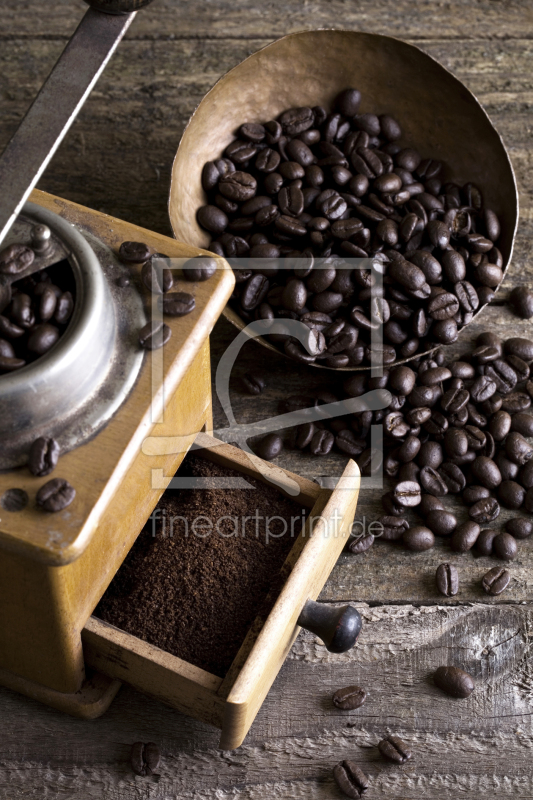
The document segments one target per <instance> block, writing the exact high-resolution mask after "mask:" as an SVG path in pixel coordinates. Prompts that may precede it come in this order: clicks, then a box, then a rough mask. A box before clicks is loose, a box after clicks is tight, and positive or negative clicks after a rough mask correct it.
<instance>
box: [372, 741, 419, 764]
mask: <svg viewBox="0 0 533 800" xmlns="http://www.w3.org/2000/svg"><path fill="white" fill-rule="evenodd" d="M378 750H379V752H380V753H381V755H382V756H383V758H386V759H387V761H392V762H393V763H395V764H405V762H406V761H409V759H410V758H412V756H413V753H412V752H411V750H410V749H409V747H408V746H407V745H406V744H405V742H404V741H403V740H402V739H400V737H399V736H387V738H386V739H382V740H381V742H380V743H379V744H378Z"/></svg>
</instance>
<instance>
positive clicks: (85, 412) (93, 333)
mask: <svg viewBox="0 0 533 800" xmlns="http://www.w3.org/2000/svg"><path fill="white" fill-rule="evenodd" d="M19 219H21V221H22V222H25V221H27V222H28V229H29V227H30V226H31V225H32V224H33V225H34V224H35V223H36V222H38V223H42V224H44V225H47V226H48V227H49V228H50V229H51V230H52V232H53V233H54V234H55V235H56V236H57V237H58V238H59V239H60V240H61V242H62V243H63V244H64V246H65V248H66V250H67V251H68V261H69V264H70V267H71V269H72V272H73V274H74V277H75V281H76V303H75V307H74V311H73V315H72V318H71V320H70V323H69V325H68V327H67V329H66V331H65V332H64V334H63V335H62V336H61V338H60V339H59V341H58V342H56V344H55V345H54V346H53V347H52V348H51V349H50V351H49V352H48V353H46V354H45V355H43V356H41V357H40V358H39V359H37V360H36V361H35V362H33V363H31V364H28V365H27V366H25V367H23V368H22V369H20V370H19V371H17V372H13V373H10V374H8V375H4V376H1V377H0V441H1V443H2V446H1V448H0V469H12V468H14V467H17V466H21V465H23V464H24V463H25V462H26V460H27V453H28V449H29V446H30V445H31V442H32V441H34V440H35V439H36V438H38V437H39V436H53V437H54V438H56V439H58V441H59V443H60V446H61V450H62V451H63V452H65V451H66V450H70V449H72V448H73V447H75V446H77V445H79V444H81V443H82V442H83V441H86V440H87V439H88V438H89V437H90V436H92V435H93V434H94V433H95V432H96V431H97V430H98V429H99V428H101V427H102V425H103V424H105V422H106V421H107V420H108V419H109V418H110V417H111V416H112V414H113V413H114V412H115V411H116V410H117V408H118V406H119V405H120V404H121V403H122V402H123V400H124V399H125V396H126V394H127V393H128V392H129V390H130V389H131V387H132V386H133V384H134V382H135V379H136V377H137V374H138V372H139V370H140V368H141V365H142V361H143V355H144V354H143V352H142V351H139V348H138V347H136V346H133V341H134V340H133V337H132V335H130V336H128V331H129V332H130V334H131V331H133V330H135V331H137V330H139V328H140V327H142V325H143V324H145V321H146V317H145V313H144V309H143V305H142V299H141V298H140V296H139V295H138V294H137V293H136V292H129V293H128V300H127V301H126V302H123V300H124V293H123V292H122V294H120V292H119V291H117V290H116V287H114V285H113V281H112V280H110V278H111V276H112V275H114V277H116V271H117V264H114V263H113V256H112V253H111V251H110V250H109V248H106V247H105V246H104V245H103V244H102V243H101V242H99V241H98V240H96V239H94V237H89V236H88V235H83V234H82V233H81V232H80V231H79V230H77V229H76V228H75V227H74V226H73V225H71V224H70V223H69V222H66V221H65V220H63V219H61V217H59V216H58V215H56V214H54V213H53V212H51V211H48V210H46V209H43V208H41V207H40V206H38V205H35V204H33V203H27V204H26V205H25V206H24V209H23V212H22V214H21V217H20V218H19ZM88 239H90V241H88ZM117 263H118V262H117ZM118 269H120V267H118ZM106 272H107V273H109V275H106ZM114 295H116V296H115V297H114Z"/></svg>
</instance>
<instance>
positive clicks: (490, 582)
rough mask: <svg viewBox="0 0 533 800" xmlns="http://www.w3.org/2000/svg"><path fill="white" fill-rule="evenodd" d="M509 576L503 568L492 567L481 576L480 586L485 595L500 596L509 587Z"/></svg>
mask: <svg viewBox="0 0 533 800" xmlns="http://www.w3.org/2000/svg"><path fill="white" fill-rule="evenodd" d="M510 580H511V575H510V574H509V571H508V570H506V569H504V567H493V568H492V569H489V571H488V572H487V573H486V574H485V575H484V576H483V580H482V582H481V585H482V586H483V589H484V590H485V591H486V592H487V594H491V595H498V594H501V593H502V592H503V591H505V589H507V587H508V585H509V581H510Z"/></svg>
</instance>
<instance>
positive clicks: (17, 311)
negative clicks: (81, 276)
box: [0, 245, 75, 377]
mask: <svg viewBox="0 0 533 800" xmlns="http://www.w3.org/2000/svg"><path fill="white" fill-rule="evenodd" d="M14 247H16V246H15V245H10V247H9V248H6V249H5V250H3V251H2V252H1V253H0V273H2V272H8V270H9V268H10V266H11V267H12V259H11V260H9V259H8V255H9V252H11V251H12V250H13V248H14ZM23 250H24V255H25V259H24V261H23V263H22V264H19V270H18V271H20V270H21V269H22V268H24V269H25V268H26V267H28V266H30V264H31V263H32V262H33V260H34V257H35V256H34V253H33V250H31V248H29V247H24V248H23ZM8 251H9V252H8ZM28 253H30V254H31V256H29V255H28ZM20 258H22V255H21V254H20V253H19V260H20ZM10 294H11V300H10V301H9V302H8V303H7V305H5V306H4V307H3V308H0V312H1V313H0V377H1V375H2V374H7V373H9V372H15V371H16V370H19V369H21V368H22V367H25V366H26V364H30V363H32V362H33V361H36V360H37V359H38V358H40V357H41V356H42V355H44V354H45V353H47V352H48V351H49V350H50V349H51V348H52V347H53V346H54V345H55V343H56V342H57V341H58V340H59V339H60V338H61V336H62V335H63V334H64V332H65V331H66V329H67V325H68V322H69V320H70V317H71V316H72V312H73V310H74V303H75V289H74V278H73V275H72V271H71V269H70V266H69V264H68V262H65V261H63V262H60V263H59V264H55V265H54V267H51V268H49V269H48V270H42V271H40V272H36V273H35V274H34V275H30V276H29V277H27V278H22V279H21V280H20V281H15V282H14V283H13V284H11V292H10Z"/></svg>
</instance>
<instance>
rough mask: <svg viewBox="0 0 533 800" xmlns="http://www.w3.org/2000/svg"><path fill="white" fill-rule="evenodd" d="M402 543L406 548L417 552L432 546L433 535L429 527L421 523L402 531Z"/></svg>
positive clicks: (433, 541)
mask: <svg viewBox="0 0 533 800" xmlns="http://www.w3.org/2000/svg"><path fill="white" fill-rule="evenodd" d="M403 543H404V545H405V546H406V547H407V549H408V550H413V551H415V552H418V553H419V552H422V551H424V550H429V549H430V548H431V547H433V545H434V544H435V537H434V535H433V533H432V532H431V531H430V530H429V528H426V527H424V526H423V525H414V526H413V527H412V528H409V530H407V531H405V532H404V534H403Z"/></svg>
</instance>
